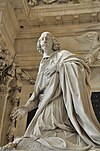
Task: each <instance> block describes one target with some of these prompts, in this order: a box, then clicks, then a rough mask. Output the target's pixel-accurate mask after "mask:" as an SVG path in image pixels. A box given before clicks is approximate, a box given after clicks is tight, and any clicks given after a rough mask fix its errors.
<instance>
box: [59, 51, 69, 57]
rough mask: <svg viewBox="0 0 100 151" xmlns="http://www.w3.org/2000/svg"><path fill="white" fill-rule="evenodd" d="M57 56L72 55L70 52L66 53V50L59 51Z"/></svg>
mask: <svg viewBox="0 0 100 151" xmlns="http://www.w3.org/2000/svg"><path fill="white" fill-rule="evenodd" d="M59 55H61V56H62V55H64V56H67V55H68V56H69V55H72V53H71V52H70V51H68V50H61V51H59Z"/></svg>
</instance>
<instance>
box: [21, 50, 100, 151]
mask: <svg viewBox="0 0 100 151" xmlns="http://www.w3.org/2000/svg"><path fill="white" fill-rule="evenodd" d="M55 65H56V66H57V70H56V72H55V73H53V74H52V75H51V76H50V77H49V76H46V75H45V74H44V72H45V70H46V69H47V68H48V70H49V69H51V68H53V67H54V66H55ZM90 74H91V71H90V68H89V67H88V66H87V65H86V64H85V62H84V61H83V60H81V59H78V58H76V56H75V55H74V54H72V53H70V52H69V51H67V50H62V51H55V52H54V53H53V54H52V55H51V56H50V57H49V58H48V59H42V60H41V62H40V67H39V72H38V76H37V80H36V84H35V92H34V93H36V94H38V93H39V91H41V90H43V91H41V94H40V95H39V98H38V103H37V104H38V109H37V111H36V114H35V116H34V117H33V119H32V121H31V123H30V124H29V126H28V128H27V130H26V132H25V135H24V137H26V138H28V139H29V138H30V139H31V143H32V142H33V143H34V142H35V141H36V142H39V143H41V144H43V145H44V146H46V147H48V148H51V149H55V148H59V149H62V150H63V149H69V150H75V149H76V150H82V149H83V150H84V149H90V148H92V147H95V146H96V147H97V148H99V147H100V124H99V122H98V121H97V119H96V116H95V114H94V111H93V108H92V104H91V99H90V98H91V88H90V84H89V83H90Z"/></svg>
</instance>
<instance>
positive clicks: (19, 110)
mask: <svg viewBox="0 0 100 151" xmlns="http://www.w3.org/2000/svg"><path fill="white" fill-rule="evenodd" d="M27 113H28V108H27V107H16V108H14V110H13V112H12V113H11V115H10V117H11V118H12V119H13V120H14V119H19V120H20V119H22V118H23V116H24V115H26V114H27Z"/></svg>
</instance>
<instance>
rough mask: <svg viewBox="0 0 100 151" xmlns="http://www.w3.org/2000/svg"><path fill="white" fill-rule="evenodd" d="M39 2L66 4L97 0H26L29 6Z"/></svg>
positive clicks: (95, 0) (97, 0)
mask: <svg viewBox="0 0 100 151" xmlns="http://www.w3.org/2000/svg"><path fill="white" fill-rule="evenodd" d="M39 2H43V3H44V4H52V3H55V2H57V3H67V4H70V3H72V4H78V3H89V2H99V0H88V1H86V0H28V4H29V5H30V6H36V5H38V4H39Z"/></svg>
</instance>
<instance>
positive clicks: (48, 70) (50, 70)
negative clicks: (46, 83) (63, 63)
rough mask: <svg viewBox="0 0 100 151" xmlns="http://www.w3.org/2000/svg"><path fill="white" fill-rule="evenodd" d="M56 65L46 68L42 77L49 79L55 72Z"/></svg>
mask: <svg viewBox="0 0 100 151" xmlns="http://www.w3.org/2000/svg"><path fill="white" fill-rule="evenodd" d="M57 71H58V70H57V65H55V66H53V67H52V66H51V67H48V68H46V70H45V71H44V75H46V76H47V77H48V78H49V77H51V76H52V75H53V74H54V73H55V72H57Z"/></svg>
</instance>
